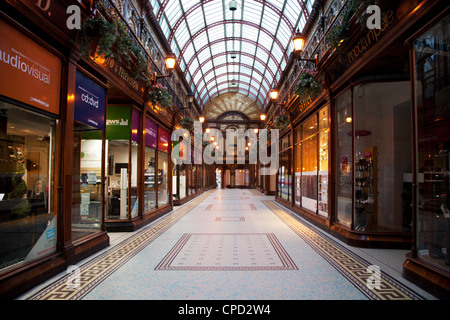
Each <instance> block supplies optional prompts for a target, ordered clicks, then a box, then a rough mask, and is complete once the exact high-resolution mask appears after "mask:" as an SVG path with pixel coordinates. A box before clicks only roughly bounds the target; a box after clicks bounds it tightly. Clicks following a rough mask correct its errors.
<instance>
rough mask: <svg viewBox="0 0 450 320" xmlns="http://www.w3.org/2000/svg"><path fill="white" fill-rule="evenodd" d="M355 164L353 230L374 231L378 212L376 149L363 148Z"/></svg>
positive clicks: (373, 147)
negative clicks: (354, 216)
mask: <svg viewBox="0 0 450 320" xmlns="http://www.w3.org/2000/svg"><path fill="white" fill-rule="evenodd" d="M363 154H364V156H363V157H361V159H359V160H358V161H357V162H356V163H355V213H356V219H355V230H359V231H368V230H373V229H376V226H377V212H378V176H377V171H378V163H377V155H378V154H377V147H375V146H372V147H367V148H364V153H363Z"/></svg>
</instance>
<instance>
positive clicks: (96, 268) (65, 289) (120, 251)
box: [29, 191, 213, 300]
mask: <svg viewBox="0 0 450 320" xmlns="http://www.w3.org/2000/svg"><path fill="white" fill-rule="evenodd" d="M211 192H213V191H208V192H206V193H204V194H202V195H200V196H198V197H197V198H196V199H194V200H192V201H191V202H190V203H189V204H188V205H186V206H183V207H182V208H180V209H179V210H176V211H174V212H172V213H171V214H168V215H166V216H165V217H164V219H161V220H159V221H158V222H157V223H155V224H154V225H153V226H151V227H150V228H148V230H146V231H143V232H140V233H138V234H136V236H133V237H131V238H129V239H128V240H126V241H124V242H123V243H121V244H120V245H118V246H116V247H115V248H113V249H112V250H109V251H107V252H105V253H104V254H102V255H100V256H99V257H97V258H96V259H93V260H92V261H90V262H88V263H87V264H85V265H83V266H81V268H80V281H79V286H73V285H70V284H69V282H68V281H70V274H68V275H66V276H64V277H62V278H61V279H60V280H59V281H57V282H55V283H53V284H51V285H50V286H49V287H47V288H45V289H44V290H42V291H40V292H38V293H37V294H35V295H33V296H32V297H30V298H29V300H79V299H81V298H83V296H85V295H86V294H87V293H89V291H91V290H92V289H93V288H95V286H96V285H98V284H99V283H101V282H102V281H103V280H105V279H106V278H107V277H108V276H110V275H111V274H112V273H113V272H114V271H116V270H117V269H119V268H120V267H121V266H122V265H123V264H125V263H126V262H127V261H128V260H130V259H131V258H132V257H133V256H134V255H136V254H137V253H139V252H140V251H141V250H142V249H144V248H145V247H146V246H148V244H149V243H151V242H152V241H153V240H154V239H156V238H157V237H158V236H159V235H160V234H162V233H164V232H165V231H166V230H167V229H168V228H170V227H171V226H173V225H174V224H175V223H176V222H177V221H179V220H180V219H181V218H182V217H183V216H184V215H186V214H187V213H188V212H189V211H191V210H192V209H194V208H196V206H197V205H198V204H199V203H200V202H201V201H203V200H204V199H205V198H207V197H208V196H209V195H210V194H211Z"/></svg>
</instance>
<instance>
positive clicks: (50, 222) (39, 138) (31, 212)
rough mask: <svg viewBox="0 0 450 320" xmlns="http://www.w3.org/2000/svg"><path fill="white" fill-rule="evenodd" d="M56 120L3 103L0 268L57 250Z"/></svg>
mask: <svg viewBox="0 0 450 320" xmlns="http://www.w3.org/2000/svg"><path fill="white" fill-rule="evenodd" d="M54 134H55V120H53V119H51V118H48V117H45V116H42V115H40V114H38V113H34V112H31V111H26V110H24V109H21V108H19V107H16V106H14V105H11V104H9V103H5V102H1V101H0V135H1V139H0V177H1V179H0V212H1V214H0V223H1V226H2V232H1V233H0V242H1V243H2V246H1V247H0V270H3V269H5V268H8V267H11V266H17V265H20V264H22V263H24V262H30V261H33V260H35V259H37V258H40V257H41V256H43V255H47V254H51V253H53V252H55V251H56V215H55V213H54V211H53V207H52V203H53V201H52V199H53V192H54V188H53V175H54V172H53V168H54V147H55V146H54Z"/></svg>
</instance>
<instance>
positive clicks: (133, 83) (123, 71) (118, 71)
mask: <svg viewBox="0 0 450 320" xmlns="http://www.w3.org/2000/svg"><path fill="white" fill-rule="evenodd" d="M97 60H98V63H99V64H100V65H101V66H103V67H104V68H105V69H107V70H109V71H110V72H111V73H112V74H113V75H114V76H115V77H116V78H117V79H118V80H119V81H120V82H122V83H123V84H124V85H125V86H126V87H128V88H129V89H131V90H132V91H134V92H135V93H137V94H138V95H139V97H143V96H144V86H143V85H142V83H141V82H140V81H138V80H136V79H135V77H133V76H132V75H131V74H130V73H129V72H128V71H127V68H126V67H125V66H123V65H122V64H121V63H120V61H118V60H115V59H114V58H113V57H108V58H107V59H104V60H101V59H97ZM97 60H96V61H97Z"/></svg>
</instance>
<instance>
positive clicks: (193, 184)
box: [189, 164, 197, 195]
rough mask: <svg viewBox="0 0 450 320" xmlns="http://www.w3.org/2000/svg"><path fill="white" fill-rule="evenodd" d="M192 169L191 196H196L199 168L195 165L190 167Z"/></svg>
mask: <svg viewBox="0 0 450 320" xmlns="http://www.w3.org/2000/svg"><path fill="white" fill-rule="evenodd" d="M189 167H190V168H191V170H190V171H191V177H190V179H189V180H190V183H189V194H190V195H192V194H195V179H196V177H197V170H196V169H197V166H196V165H194V164H191V165H189Z"/></svg>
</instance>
